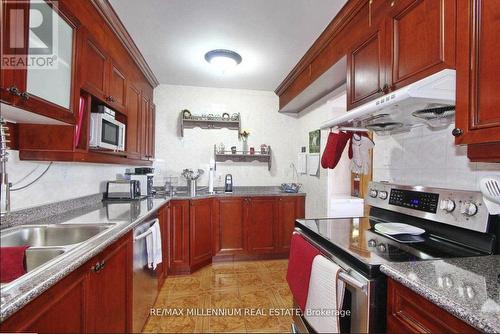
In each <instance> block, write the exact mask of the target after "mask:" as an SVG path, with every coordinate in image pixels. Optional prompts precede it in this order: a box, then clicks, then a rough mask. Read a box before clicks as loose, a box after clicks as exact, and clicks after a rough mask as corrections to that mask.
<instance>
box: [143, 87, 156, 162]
mask: <svg viewBox="0 0 500 334" xmlns="http://www.w3.org/2000/svg"><path fill="white" fill-rule="evenodd" d="M140 124H141V132H140V142H141V159H142V160H153V159H154V134H155V106H154V104H153V102H152V99H151V97H149V96H147V95H145V94H143V95H142V100H141V111H140Z"/></svg>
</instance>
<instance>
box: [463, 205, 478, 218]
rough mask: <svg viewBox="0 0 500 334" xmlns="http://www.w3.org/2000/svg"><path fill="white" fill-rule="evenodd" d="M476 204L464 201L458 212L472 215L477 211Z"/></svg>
mask: <svg viewBox="0 0 500 334" xmlns="http://www.w3.org/2000/svg"><path fill="white" fill-rule="evenodd" d="M477 210H478V209H477V205H476V204H475V203H472V202H464V204H462V208H461V209H460V212H461V213H462V214H464V215H466V216H469V217H472V216H474V215H475V214H476V213H477Z"/></svg>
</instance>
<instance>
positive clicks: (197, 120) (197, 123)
mask: <svg viewBox="0 0 500 334" xmlns="http://www.w3.org/2000/svg"><path fill="white" fill-rule="evenodd" d="M196 127H198V128H200V129H222V128H226V129H229V130H238V138H239V136H240V132H241V118H240V115H239V114H238V119H223V118H221V117H213V118H203V117H201V116H191V118H184V117H183V115H182V112H181V137H184V129H194V128H196Z"/></svg>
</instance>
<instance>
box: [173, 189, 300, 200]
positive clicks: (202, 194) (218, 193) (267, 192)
mask: <svg viewBox="0 0 500 334" xmlns="http://www.w3.org/2000/svg"><path fill="white" fill-rule="evenodd" d="M254 196H255V197H266V196H306V193H303V192H298V193H285V192H282V191H281V190H280V188H279V187H269V186H267V187H265V186H262V187H234V189H233V192H232V193H225V192H224V190H223V189H221V188H216V189H215V193H214V194H209V193H208V192H207V190H206V189H205V188H204V190H202V191H198V192H197V194H196V196H189V195H188V194H187V193H186V192H185V191H184V192H182V191H179V192H178V193H177V194H175V196H173V197H172V199H202V198H212V197H254Z"/></svg>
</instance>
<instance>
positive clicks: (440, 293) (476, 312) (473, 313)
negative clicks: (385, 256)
mask: <svg viewBox="0 0 500 334" xmlns="http://www.w3.org/2000/svg"><path fill="white" fill-rule="evenodd" d="M380 269H381V271H382V272H383V273H385V274H386V275H387V276H389V277H391V278H393V279H394V280H396V281H398V282H400V283H401V284H403V285H405V286H407V287H408V288H410V289H411V290H413V291H415V292H416V293H418V294H419V295H421V296H423V297H425V298H426V299H428V300H430V301H431V302H433V303H434V304H436V305H437V306H439V307H441V308H443V309H445V310H446V311H448V312H449V313H451V314H453V315H454V316H456V317H457V318H459V319H461V320H463V321H464V322H466V323H468V324H469V325H471V326H473V327H475V328H477V329H479V330H481V331H484V332H490V333H491V332H493V333H498V332H500V282H499V275H500V255H491V256H482V257H469V258H458V259H445V260H431V261H421V262H403V263H387V264H383V265H382V266H381V268H380Z"/></svg>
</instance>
